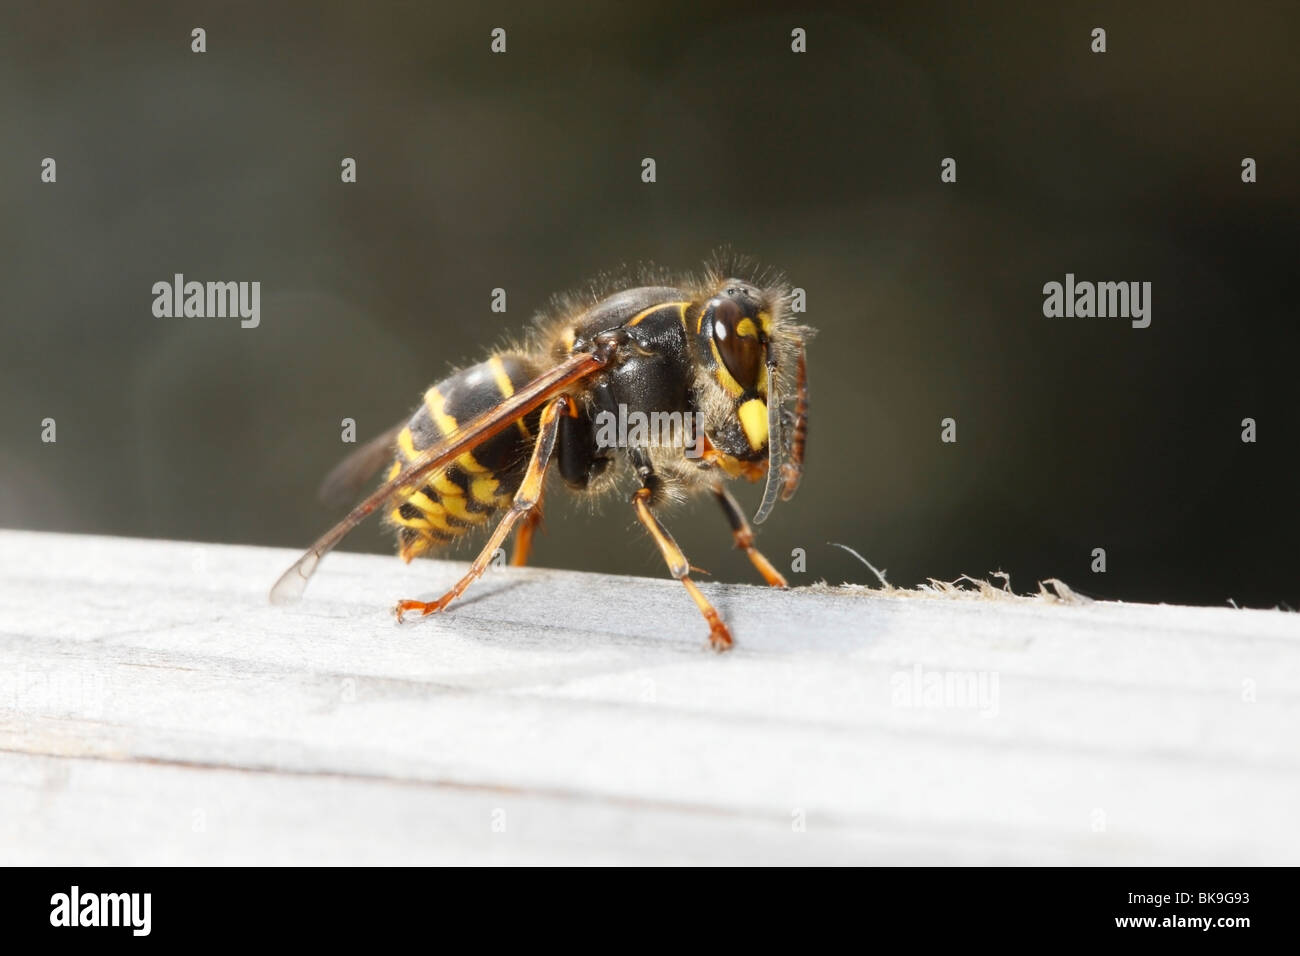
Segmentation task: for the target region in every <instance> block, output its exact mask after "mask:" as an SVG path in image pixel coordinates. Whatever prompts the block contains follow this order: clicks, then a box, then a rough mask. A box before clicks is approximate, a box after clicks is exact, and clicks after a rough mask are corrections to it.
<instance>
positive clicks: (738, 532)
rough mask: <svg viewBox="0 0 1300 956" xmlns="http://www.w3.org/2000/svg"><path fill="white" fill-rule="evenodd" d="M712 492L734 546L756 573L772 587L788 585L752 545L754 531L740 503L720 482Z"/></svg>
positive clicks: (783, 577) (782, 576)
mask: <svg viewBox="0 0 1300 956" xmlns="http://www.w3.org/2000/svg"><path fill="white" fill-rule="evenodd" d="M713 494H714V495H715V496H716V497H717V499H718V503H719V504H720V505H722V511H723V513H724V514H725V515H726V516H727V521H728V522H729V523H730V524H731V536H732V537H733V538H735V539H736V547H738V548H740V549H741V550H742V551H744V552H745V553H746V554H747V555H749V560H750V561H751V562H752V563H753V565H754V567H756V568H758V573H759V574H761V575H763V580H764V581H766V582H767V583H768V584H770V585H771V586H772V587H774V588H786V587H789V586H790V585H789V584H788V583H787V582H786V580H785V576H784V575H782V574H781V572H780V571H778V570H777V569H776V568H775V567H773V565H772V562H771V561H769V560H767V558H765V557H763V554H762V552H760V551H759V550H758V548H756V547H754V532H753V530H752V529H751V528H750V527H749V522H748V521H746V520H745V514H744V512H742V511H741V510H740V503H739V502H738V501H736V499H735V498H734V497H732V494H731V492H730V491H728V490H727V489H726V487H725V486H724V485H723V484H722V482H717V483H715V484H714V486H713Z"/></svg>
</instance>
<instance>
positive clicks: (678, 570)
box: [632, 488, 733, 651]
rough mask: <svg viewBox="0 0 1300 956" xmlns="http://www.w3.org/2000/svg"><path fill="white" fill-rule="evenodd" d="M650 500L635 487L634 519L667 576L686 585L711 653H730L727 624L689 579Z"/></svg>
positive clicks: (687, 568) (681, 557)
mask: <svg viewBox="0 0 1300 956" xmlns="http://www.w3.org/2000/svg"><path fill="white" fill-rule="evenodd" d="M650 498H651V491H650V489H649V488H638V489H637V491H636V494H634V495H633V496H632V507H633V508H635V509H636V516H637V518H638V519H639V520H640V522H641V523H642V524H643V525H645V527H646V530H647V531H649V532H650V537H652V538H654V540H655V544H657V545H659V551H660V553H662V554H663V556H664V562H665V563H666V564H667V565H668V571H669V573H670V574H672V576H673V577H675V578H676V579H677V580H678V581H681V582H682V584H684V585H685V586H686V590H687V592H688V593H689V594H690V596H691V600H693V601H694V602H695V606H696V607H698V608H699V609H700V613H701V614H703V615H704V619H705V620H706V621H708V622H709V643H711V644H712V645H713V649H714V650H715V651H725V650H730V648H731V645H732V643H733V642H732V640H731V632H730V631H729V630H727V625H725V624H723V623H722V618H720V617H719V616H718V611H717V609H716V608H715V607H714V606H713V605H712V604H710V603H709V599H708V598H706V597H705V596H704V594H703V593H702V592H701V591H700V589H699V588H698V587H696V586H695V582H694V581H692V580H691V579H690V577H689V573H690V570H691V565H690V562H689V561H687V560H686V555H684V554H682V549H681V548H679V547H678V546H677V542H676V541H674V540H673V536H672V535H671V534H669V533H668V529H667V528H665V527H664V526H663V525H662V524H661V523H660V521H659V519H658V518H657V517H655V515H654V512H652V511H651V510H650Z"/></svg>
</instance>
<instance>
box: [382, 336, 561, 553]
mask: <svg viewBox="0 0 1300 956" xmlns="http://www.w3.org/2000/svg"><path fill="white" fill-rule="evenodd" d="M539 372H540V369H539V368H538V367H537V366H536V364H535V363H534V362H533V361H532V360H531V359H529V358H527V357H526V356H522V355H516V354H503V355H495V356H493V357H492V358H490V359H488V361H486V362H481V363H479V364H478V365H474V366H471V367H470V368H467V369H462V370H461V371H459V372H457V373H456V374H455V375H452V376H451V377H450V378H448V379H445V380H444V381H441V382H439V383H438V384H437V385H435V386H433V387H432V388H430V389H429V390H428V391H427V392H425V393H424V401H423V402H422V403H421V405H420V407H419V408H418V409H416V411H415V414H413V415H412V416H411V420H410V421H409V422H407V424H406V427H405V428H403V429H402V430H401V432H400V433H398V436H397V460H396V461H394V462H393V465H392V468H391V470H390V471H389V473H388V477H389V478H390V479H392V478H394V477H396V476H397V475H398V474H399V473H400V472H401V470H402V468H403V467H405V466H406V464H407V462H409V461H411V460H412V459H413V458H415V456H416V455H418V454H419V453H420V452H421V451H423V450H424V449H426V448H428V447H430V446H431V445H434V444H436V443H437V442H438V441H439V440H441V439H442V438H443V437H445V436H447V435H449V434H451V433H452V432H453V431H455V430H456V429H457V427H459V426H461V425H463V424H465V423H467V422H469V421H470V420H471V419H472V418H474V417H475V416H476V415H479V414H481V413H483V412H485V411H487V410H488V409H490V408H492V407H494V406H496V405H498V404H500V403H501V402H502V401H504V400H505V399H507V398H509V397H510V396H511V395H513V394H514V393H515V390H516V389H519V388H522V387H523V386H524V385H526V384H528V382H530V381H531V380H532V379H534V378H535V377H536V376H537V374H538V373H539ZM540 415H541V412H540V410H536V411H533V412H532V413H531V414H529V415H527V416H525V417H524V418H522V419H520V420H518V421H516V422H515V424H514V426H513V427H511V428H507V429H505V430H504V431H502V432H500V433H498V434H497V435H495V436H494V437H492V438H489V439H488V440H487V441H485V442H483V443H482V444H481V445H479V446H478V447H476V448H474V449H472V450H471V451H467V452H464V453H463V454H461V455H460V457H458V458H457V459H456V460H455V461H454V462H452V463H451V464H450V465H448V466H447V467H445V468H442V469H439V470H438V471H436V472H434V473H433V474H432V475H431V476H429V478H428V480H427V481H426V482H425V484H424V486H423V487H422V488H420V489H418V490H415V491H413V492H411V493H409V494H405V495H403V496H400V497H394V498H393V499H392V501H390V502H389V509H388V512H387V520H388V522H389V523H390V524H392V525H394V526H395V527H396V528H397V543H398V546H399V548H400V550H401V555H402V559H403V560H405V561H410V560H411V559H412V558H414V557H418V556H419V555H421V554H424V553H425V552H426V551H429V550H430V549H431V548H435V547H437V546H438V545H440V544H445V543H447V542H449V541H451V540H453V539H454V538H456V537H457V536H459V535H462V534H464V533H465V532H467V531H472V530H473V529H474V528H477V527H479V526H480V525H483V524H486V523H487V522H488V519H489V518H491V517H492V515H493V513H495V512H496V511H498V510H500V509H502V508H508V507H509V506H510V501H511V499H512V498H513V497H514V494H515V491H516V490H518V488H519V482H520V480H521V479H522V478H523V473H524V469H525V467H526V466H527V464H528V456H529V454H530V453H531V451H532V439H533V436H534V435H535V434H536V432H537V422H538V419H539V417H540Z"/></svg>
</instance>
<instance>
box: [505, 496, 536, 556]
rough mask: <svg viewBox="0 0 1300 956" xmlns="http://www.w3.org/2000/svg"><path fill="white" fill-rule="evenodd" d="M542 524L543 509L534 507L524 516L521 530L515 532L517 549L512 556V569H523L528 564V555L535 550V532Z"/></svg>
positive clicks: (520, 526)
mask: <svg viewBox="0 0 1300 956" xmlns="http://www.w3.org/2000/svg"><path fill="white" fill-rule="evenodd" d="M541 523H542V509H541V507H540V506H538V505H534V506H533V507H532V508H531V509H530V510H529V512H528V514H526V515H524V520H523V522H522V523H521V524H520V525H519V530H518V531H516V532H515V549H514V551H513V552H512V553H511V555H510V565H511V567H516V568H522V567H523V566H524V565H526V564H527V563H528V554H529V552H531V551H532V550H533V532H534V531H536V530H537V526H538V525H539V524H541Z"/></svg>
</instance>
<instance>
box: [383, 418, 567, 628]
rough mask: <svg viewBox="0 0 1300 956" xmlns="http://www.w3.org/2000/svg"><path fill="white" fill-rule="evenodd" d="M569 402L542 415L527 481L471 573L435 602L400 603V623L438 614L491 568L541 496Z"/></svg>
mask: <svg viewBox="0 0 1300 956" xmlns="http://www.w3.org/2000/svg"><path fill="white" fill-rule="evenodd" d="M568 403H569V399H568V397H567V396H565V395H561V396H559V397H558V398H556V399H555V400H554V401H553V402H551V404H549V405H547V406H546V410H545V411H544V412H542V420H541V424H540V426H539V428H538V433H537V442H536V443H535V444H534V445H533V455H532V457H531V458H530V459H529V460H528V469H527V470H526V471H525V472H524V480H523V481H522V482H521V483H520V485H519V490H518V491H517V492H515V497H514V500H513V501H512V502H511V504H510V510H509V511H507V512H506V515H505V517H504V518H502V519H501V521H500V523H499V524H498V525H497V526H496V528H495V529H494V530H493V531H492V536H491V537H490V538H488V542H487V544H485V545H484V546H483V550H482V551H480V552H479V555H478V557H477V558H475V559H474V563H473V564H471V565H470V566H469V572H468V573H467V574H466V575H465V576H464V577H463V578H461V579H460V580H459V581H457V582H456V583H455V584H454V585H452V588H451V590H450V591H448V592H447V593H446V594H444V595H443V596H442V597H440V598H438V600H436V601H410V600H404V601H398V602H397V607H396V608H394V613H395V614H396V615H397V620H398V621H401V620H402V615H404V614H405V613H406V612H408V611H419V612H420V615H421V616H428V615H430V614H432V613H434V612H435V611H441V610H442V609H443V608H445V607H446V606H447V605H448V604H450V603H451V602H452V601H454V600H456V598H458V597H460V596H461V595H462V594H463V593H465V589H466V588H468V587H469V586H470V585H471V584H473V583H474V582H475V581H476V580H478V578H479V577H481V576H482V574H483V572H484V571H486V570H487V568H488V565H490V564H491V563H492V555H493V554H494V553H495V552H496V550H497V548H499V547H501V544H502V542H504V541H505V539H506V537H507V536H508V535H509V534H510V529H511V528H513V527H514V525H515V522H517V521H518V520H519V519H520V518H523V517H524V516H525V515H529V514H531V513H532V512H533V510H534V509H535V508H536V505H537V501H538V499H539V498H541V496H542V479H544V478H545V477H546V466H547V464H549V463H550V460H551V451H552V450H553V449H554V448H555V433H556V430H557V429H558V427H559V424H560V415H561V414H562V413H563V411H564V409H565V408H566V407H567V406H568ZM525 527H527V525H525ZM516 553H518V552H516ZM525 553H526V552H525Z"/></svg>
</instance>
